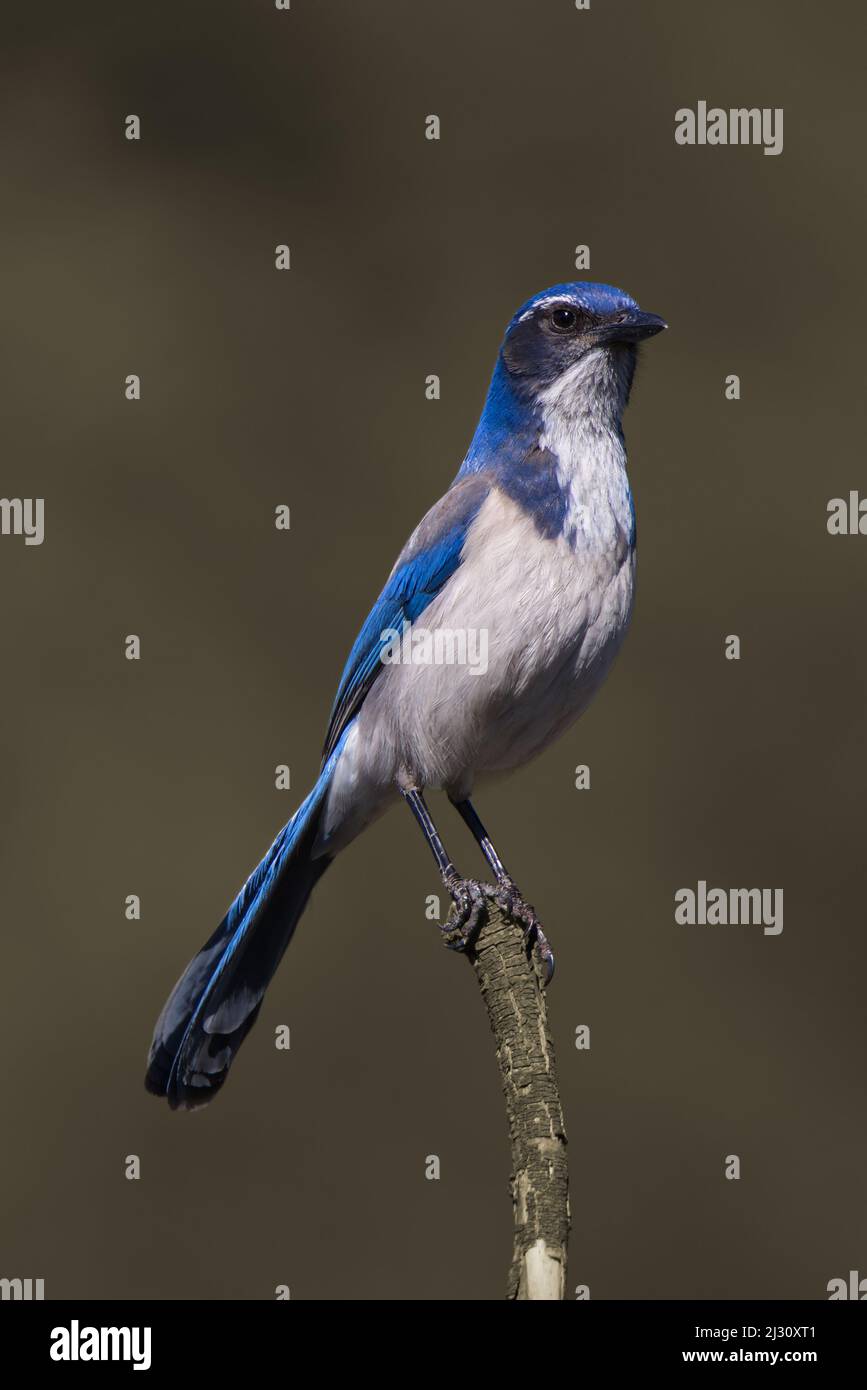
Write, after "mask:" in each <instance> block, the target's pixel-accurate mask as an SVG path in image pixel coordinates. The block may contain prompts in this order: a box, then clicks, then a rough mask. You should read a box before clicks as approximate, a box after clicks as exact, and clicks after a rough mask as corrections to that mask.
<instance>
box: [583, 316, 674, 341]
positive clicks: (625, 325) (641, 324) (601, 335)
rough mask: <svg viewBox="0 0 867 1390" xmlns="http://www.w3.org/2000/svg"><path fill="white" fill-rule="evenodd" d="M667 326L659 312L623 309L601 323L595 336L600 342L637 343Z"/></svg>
mask: <svg viewBox="0 0 867 1390" xmlns="http://www.w3.org/2000/svg"><path fill="white" fill-rule="evenodd" d="M667 327H668V324H667V323H666V322H665V319H661V318H660V317H659V314H645V313H644V311H643V310H642V309H625V310H621V312H620V313H617V314H613V315H612V317H611V318H610V319H608V320H607V321H606V322H605V323H601V324H600V325H599V328H598V329H597V332H596V338H597V342H600V343H638V342H640V341H641V339H642V338H652V337H653V336H654V334H655V333H661V332H662V330H663V329H664V328H667Z"/></svg>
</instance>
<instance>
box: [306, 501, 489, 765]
mask: <svg viewBox="0 0 867 1390" xmlns="http://www.w3.org/2000/svg"><path fill="white" fill-rule="evenodd" d="M490 487H491V482H490V479H489V478H487V477H485V476H484V475H482V474H474V475H472V476H469V477H463V478H458V479H456V480H455V482H454V483H453V484H452V486H451V487H450V488H449V490H448V492H447V493H446V494H445V496H444V497H441V498H440V500H439V502H437V503H436V504H435V505H434V506H433V507H431V509H430V511H429V512H428V513H427V516H426V517H425V518H424V520H423V521H422V522H421V523H420V525H419V526H417V527H416V529H415V531H414V532H413V534H412V535H411V536H410V538H409V540H408V541H407V543H406V545H405V546H404V548H403V550H402V551H401V553H400V555H399V556H398V560H397V564H396V565H395V567H394V569H393V570H392V572H391V574H390V576H389V578H388V583H387V584H386V586H385V588H384V589H383V591H382V593H381V594H380V595H379V598H378V599H377V600H376V603H375V604H374V605H373V607H372V609H371V610H370V612H369V614H368V615H367V618H366V620H365V623H364V626H363V627H362V629H361V631H360V632H359V634H358V636H357V638H356V639H355V645H354V647H353V648H352V651H351V652H350V653H349V660H348V661H347V663H346V665H345V667H344V668H343V675H342V676H341V678H340V685H339V686H338V688H337V695H336V697H335V700H334V705H333V707H332V710H331V720H330V723H329V725H328V734H327V736H326V739H325V751H324V754H323V759H327V758H328V757H329V756H330V755H331V753H332V752H333V750H334V747H335V745H336V744H337V742H338V740H339V738H340V736H341V734H342V733H343V731H344V729H345V728H346V726H347V725H348V724H349V723H350V722H351V721H352V720H353V719H354V718H355V716H356V715H357V714H358V711H359V710H360V708H361V706H362V704H363V703H364V701H365V699H366V698H367V695H368V692H369V691H370V688H371V686H372V685H373V683H374V681H375V680H376V678H377V676H378V675H379V673H380V671H381V670H382V661H381V660H380V656H381V653H382V649H383V647H384V646H385V645H386V643H387V641H388V638H384V637H383V635H382V634H383V632H385V631H386V630H387V629H388V628H392V629H394V628H396V629H398V630H400V629H401V628H402V625H403V623H404V622H409V623H412V622H415V620H416V618H418V616H419V615H420V614H421V613H423V612H424V610H425V609H426V608H427V606H428V604H429V603H432V602H433V600H434V599H435V598H436V596H437V594H438V593H440V592H441V590H442V589H443V588H444V587H445V585H446V584H447V583H448V581H449V579H450V578H451V576H452V575H453V574H454V572H455V570H456V569H457V568H458V565H459V564H460V562H461V555H462V553H463V548H464V542H465V540H466V538H467V532H468V531H469V529H470V526H471V525H472V523H473V520H474V518H475V516H476V514H477V512H478V511H479V508H480V507H481V505H482V503H483V502H484V500H485V498H486V497H487V495H488V492H489V491H490Z"/></svg>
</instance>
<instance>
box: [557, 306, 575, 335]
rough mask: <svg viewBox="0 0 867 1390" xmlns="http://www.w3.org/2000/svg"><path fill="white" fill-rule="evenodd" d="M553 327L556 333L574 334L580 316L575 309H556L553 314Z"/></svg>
mask: <svg viewBox="0 0 867 1390" xmlns="http://www.w3.org/2000/svg"><path fill="white" fill-rule="evenodd" d="M551 327H552V328H553V329H554V331H555V333H574V331H575V329H576V328H577V327H578V315H577V314H576V312H575V310H574V309H554V310H552V312H551Z"/></svg>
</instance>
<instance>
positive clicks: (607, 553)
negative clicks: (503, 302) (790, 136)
mask: <svg viewBox="0 0 867 1390" xmlns="http://www.w3.org/2000/svg"><path fill="white" fill-rule="evenodd" d="M667 326H668V325H667V324H666V322H665V320H664V319H662V318H660V317H659V315H657V314H653V313H648V312H646V311H644V310H642V309H641V308H640V307H639V305H638V303H637V302H636V301H635V300H634V299H633V298H632V297H631V296H630V295H628V294H626V293H625V292H624V291H623V290H620V289H617V288H615V287H614V286H612V285H608V284H601V283H593V282H589V281H573V282H568V283H564V284H558V285H554V286H552V287H551V288H550V289H547V290H544V291H542V292H541V293H538V294H536V295H534V296H533V297H532V298H531V299H529V300H527V301H526V303H524V304H523V305H522V306H521V307H520V308H519V309H518V310H517V312H516V313H515V314H514V316H513V317H512V319H511V320H510V322H509V324H508V326H507V328H506V332H505V336H504V338H503V340H502V344H501V346H500V349H499V352H498V354H497V358H496V363H495V366H494V371H493V375H492V378H491V382H490V386H489V389H488V392H487V396H486V398H485V402H484V407H483V410H482V413H481V416H480V418H479V422H478V425H477V427H476V430H475V433H474V435H473V437H472V440H471V442H470V446H469V449H468V450H467V453H466V456H465V457H464V460H463V462H462V464H461V466H460V468H459V469H458V472H457V474H456V476H455V477H454V480H453V481H452V483H451V485H450V486H449V487H448V488H447V490H446V491H445V493H444V494H443V496H442V497H441V498H440V500H439V501H438V502H436V503H434V505H433V506H432V507H431V508H430V510H429V511H428V512H427V514H426V515H425V516H424V517H423V519H422V520H421V521H420V523H419V524H418V526H417V527H416V528H415V530H414V531H413V532H412V534H411V536H410V537H409V540H408V541H407V542H406V545H405V546H404V547H403V550H402V551H401V552H400V554H399V556H398V558H397V561H396V562H395V564H394V567H393V568H392V570H391V573H390V575H389V577H388V579H387V580H386V582H385V585H384V587H383V588H382V591H381V593H380V594H379V597H378V598H377V599H376V601H375V602H374V604H373V606H372V607H371V609H370V612H369V613H368V616H367V618H366V619H365V621H364V623H363V624H362V626H361V628H360V631H359V633H358V636H357V638H356V641H355V644H354V645H353V647H352V650H351V651H350V653H349V657H348V660H347V661H346V665H345V667H344V669H343V674H342V676H341V678H340V682H339V685H338V689H337V694H336V697H335V700H334V704H333V707H332V710H331V717H330V722H329V725H328V730H327V735H326V739H325V745H324V750H323V755H322V763H321V770H320V773H319V776H318V778H317V780H316V783H315V785H314V786H313V788H312V790H311V791H310V793H309V794H308V796H307V797H306V799H305V800H304V801H303V802H302V804H301V806H300V807H299V808H298V810H297V811H296V812H295V814H294V815H293V816H292V818H291V819H290V820H289V821H288V823H287V824H286V825H285V826H284V827H283V829H282V830H281V831H280V832H279V834H278V835H277V837H276V839H275V840H274V842H273V844H272V845H271V847H270V849H269V850H268V851H267V853H266V854H265V856H264V858H263V859H262V861H261V863H260V864H259V865H258V866H257V867H256V869H254V871H253V873H252V874H251V875H250V877H249V878H248V879H247V881H246V883H245V884H244V886H243V887H242V889H241V891H240V892H239V893H238V896H237V897H236V898H235V900H234V902H233V903H232V904H231V906H230V907H229V909H228V911H227V912H226V915H225V916H224V918H223V920H222V921H221V922H220V925H219V926H218V927H217V929H216V931H215V932H214V933H213V935H212V936H211V937H210V939H209V940H208V941H207V942H206V943H205V945H204V946H203V947H202V949H201V950H200V951H199V952H198V954H197V955H196V956H194V958H193V959H192V961H191V962H190V964H189V965H188V966H187V968H186V970H185V971H184V972H183V974H182V975H181V977H180V979H179V980H178V982H177V984H176V985H175V987H174V989H173V990H172V992H171V994H170V995H169V998H168V1000H167V1002H166V1004H165V1006H164V1008H163V1010H162V1013H161V1014H160V1016H159V1019H158V1021H157V1024H156V1027H155V1030H154V1035H153V1041H152V1044H151V1048H150V1052H149V1055H148V1066H147V1073H146V1078H145V1085H146V1088H147V1089H148V1090H149V1091H151V1092H152V1093H154V1094H156V1095H158V1096H161V1097H164V1098H166V1099H167V1100H168V1103H169V1105H170V1106H171V1108H172V1109H178V1108H180V1109H195V1108H197V1107H199V1106H202V1105H204V1104H206V1103H207V1102H209V1101H211V1100H212V1099H213V1098H214V1096H215V1095H216V1094H217V1093H218V1091H219V1090H220V1089H221V1087H222V1085H223V1083H224V1082H225V1080H226V1077H227V1075H228V1072H229V1068H230V1066H231V1065H232V1062H233V1061H234V1059H235V1056H236V1055H237V1053H238V1050H239V1048H240V1047H241V1044H242V1043H243V1041H244V1039H245V1037H246V1036H247V1034H248V1033H249V1031H250V1029H251V1028H252V1026H253V1024H254V1023H255V1021H256V1017H257V1015H258V1013H259V1010H260V1008H261V1005H262V1000H263V997H264V994H265V991H266V988H267V986H268V984H269V982H270V980H271V978H272V977H273V975H274V972H275V970H276V969H277V966H278V965H279V963H280V960H281V958H282V956H283V953H284V951H285V950H286V947H287V946H288V944H289V941H290V939H291V937H292V935H293V933H294V931H295V928H296V926H297V924H298V921H299V919H300V917H301V915H302V913H303V911H304V909H305V907H306V905H307V902H308V899H309V898H310V895H311V893H312V891H313V888H314V887H315V885H316V884H317V882H318V881H319V879H320V878H321V877H322V875H323V874H324V872H325V870H326V869H327V868H328V867H329V866H330V865H331V864H332V863H333V861H334V859H335V858H336V857H337V855H338V854H339V853H340V852H341V851H342V850H344V849H345V848H346V847H347V846H348V845H349V844H350V843H351V842H352V841H353V840H355V839H356V838H357V836H359V835H360V834H361V832H362V831H363V830H364V829H366V827H367V826H369V825H370V824H371V823H372V822H373V821H374V820H376V819H377V818H378V817H379V816H380V815H382V814H383V813H384V812H385V811H386V810H388V809H389V808H390V807H391V806H393V805H396V804H400V803H401V802H405V803H406V804H407V805H408V807H409V809H410V810H411V811H412V813H413V815H414V817H415V820H416V821H417V823H418V825H419V827H420V828H421V830H422V833H423V834H424V836H425V839H426V840H427V843H428V845H429V847H430V850H431V852H432V854H433V857H434V859H435V861H436V865H437V869H438V870H439V873H440V876H441V878H442V882H443V884H444V886H445V888H446V890H447V892H448V893H449V895H450V897H451V899H452V910H451V914H450V916H449V919H448V922H447V923H446V924H445V927H444V928H443V929H442V930H444V932H445V928H446V927H447V929H448V933H447V941H446V944H448V945H450V946H451V947H452V948H453V949H462V950H465V951H470V950H471V949H472V945H473V942H474V941H475V940H476V939H477V935H478V931H479V928H480V923H481V921H483V916H484V909H485V905H486V903H487V902H488V901H489V900H490V899H491V898H492V897H493V898H495V900H496V901H497V902H499V903H500V904H501V905H502V906H504V908H505V910H506V911H507V912H509V913H510V915H512V917H513V918H514V919H515V920H517V921H518V922H519V923H520V924H521V925H522V926H523V928H524V931H525V936H526V940H527V943H528V950H529V949H531V948H536V949H537V950H538V952H539V954H540V956H541V958H542V962H543V964H544V967H545V975H546V976H547V977H548V978H549V977H550V975H551V973H553V953H552V952H551V948H550V945H549V943H548V941H547V938H546V936H545V934H544V932H543V930H542V926H541V923H540V921H539V919H538V917H537V915H536V913H535V910H534V909H533V908H532V906H531V905H530V904H529V903H528V902H527V901H526V899H525V898H524V897H523V896H522V894H521V893H520V891H519V889H518V887H517V885H516V883H515V881H514V879H513V878H512V877H511V875H510V874H509V872H508V871H507V869H506V868H505V866H504V864H503V862H502V860H501V859H500V856H499V855H498V853H497V851H496V849H495V848H494V845H493V843H492V841H491V839H490V836H489V835H488V833H487V831H486V829H485V827H484V825H483V824H482V822H481V820H480V818H479V816H478V814H477V813H476V810H475V808H474V806H473V804H472V801H471V799H470V798H471V796H472V794H473V791H474V788H475V786H476V785H477V784H478V783H479V782H480V781H481V782H483V781H485V780H486V779H488V778H493V777H497V776H500V775H502V774H505V773H507V772H510V771H512V770H513V769H515V768H517V767H519V766H521V765H522V764H524V763H526V762H528V761H529V760H530V759H532V758H534V757H536V756H537V755H538V754H539V753H541V752H542V750H543V749H544V748H546V747H547V746H548V744H550V743H551V742H552V740H554V739H556V738H558V737H560V736H561V735H562V734H563V733H564V732H565V731H566V730H567V729H568V728H569V727H570V726H571V725H572V724H573V723H574V721H575V720H576V719H577V718H578V717H579V716H580V715H581V714H582V713H583V711H584V710H585V709H586V708H587V706H588V704H589V703H590V701H591V699H592V698H593V697H594V695H595V694H596V692H597V691H598V689H599V687H600V685H601V684H602V682H603V680H604V679H605V677H606V675H607V674H608V671H609V669H610V667H611V664H612V662H613V660H614V658H615V656H616V654H617V652H618V650H619V648H620V646H621V644H622V641H623V638H624V635H625V633H626V630H627V628H628V626H629V622H630V618H631V614H632V608H633V596H634V587H635V556H636V520H635V508H634V505H633V499H632V493H631V490H630V485H629V479H628V476H627V469H626V445H625V440H624V435H623V428H622V416H623V412H624V410H625V407H626V405H627V402H628V400H629V396H630V391H631V388H632V383H633V377H634V373H635V368H636V361H637V354H638V350H639V344H640V343H641V342H642V341H643V340H644V339H647V338H650V337H652V336H653V335H655V334H657V333H660V332H661V331H662V330H663V329H665V328H667ZM395 633H397V634H400V638H401V640H400V642H399V643H397V644H396V643H395V637H394V634H395ZM469 633H474V634H476V635H477V637H478V636H479V635H483V636H484V642H483V643H482V644H481V645H479V646H477V648H475V649H474V650H476V651H477V653H478V651H481V650H483V651H484V657H485V659H484V660H483V661H482V660H475V661H473V662H470V661H469V660H463V661H460V660H449V659H448V657H449V654H450V653H451V654H452V655H454V651H455V648H454V646H452V648H451V649H447V647H446V644H445V643H444V642H443V643H440V646H439V649H438V648H437V643H436V640H431V639H437V638H438V637H442V636H444V635H445V636H450V637H451V636H454V634H457V635H458V636H460V635H461V634H464V635H466V634H469ZM419 635H421V637H422V640H421V641H420V642H417V640H416V639H417V638H418V637H419ZM407 639H408V640H407ZM438 650H439V652H440V657H441V659H439V660H437V659H435V658H436V655H437V651H438ZM461 650H462V649H460V647H458V655H460V654H461ZM466 650H469V648H466ZM422 653H424V655H425V658H426V659H415V658H416V656H421V655H422ZM428 789H438V790H442V791H444V792H445V793H446V794H447V796H448V798H449V800H450V801H451V803H452V805H453V806H454V807H455V808H456V809H457V811H458V813H459V815H460V816H461V818H462V819H463V821H464V822H465V824H466V826H467V827H468V829H469V830H470V832H471V834H472V835H473V837H474V839H475V840H476V842H477V844H478V845H479V848H480V849H481V851H482V854H483V855H484V857H485V860H486V861H487V864H488V866H489V867H490V870H491V872H492V874H493V876H494V880H495V882H494V883H493V884H483V883H480V882H478V881H477V880H474V879H468V878H464V877H463V876H462V875H461V874H460V872H459V871H458V869H457V868H456V867H455V865H454V863H453V862H452V860H451V858H450V856H449V854H448V852H447V851H446V849H445V846H444V844H443V840H442V838H441V835H440V832H439V830H438V828H437V826H436V824H435V823H434V820H433V818H432V816H431V814H430V811H429V809H428V806H427V802H426V800H425V792H426V791H427V790H428Z"/></svg>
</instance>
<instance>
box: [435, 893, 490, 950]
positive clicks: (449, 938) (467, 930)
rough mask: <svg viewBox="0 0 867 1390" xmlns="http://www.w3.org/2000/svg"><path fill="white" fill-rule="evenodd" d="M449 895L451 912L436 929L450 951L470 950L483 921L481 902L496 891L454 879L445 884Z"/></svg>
mask: <svg viewBox="0 0 867 1390" xmlns="http://www.w3.org/2000/svg"><path fill="white" fill-rule="evenodd" d="M446 886H447V888H448V890H449V892H450V893H451V895H452V909H451V912H450V913H449V915H448V917H447V918H446V920H445V922H444V923H443V925H442V927H441V928H440V930H441V931H442V934H443V941H444V943H445V945H446V946H447V947H448V948H449V950H450V951H471V950H472V949H473V946H474V945H475V944H476V941H477V940H478V936H479V932H480V931H481V930H482V926H483V925H484V921H485V903H486V901H487V900H488V899H489V898H494V896H495V894H496V889H494V888H493V887H492V885H491V884H490V883H479V882H478V880H477V879H474V878H458V877H455V878H453V879H451V880H450V881H449V882H448V883H447V885H446Z"/></svg>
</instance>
